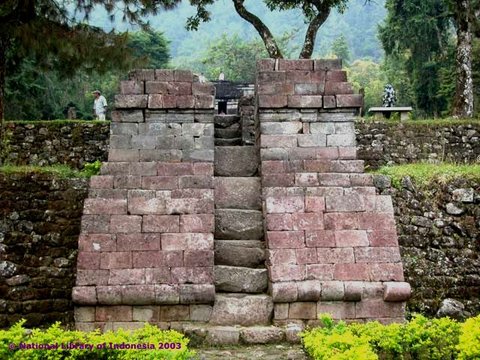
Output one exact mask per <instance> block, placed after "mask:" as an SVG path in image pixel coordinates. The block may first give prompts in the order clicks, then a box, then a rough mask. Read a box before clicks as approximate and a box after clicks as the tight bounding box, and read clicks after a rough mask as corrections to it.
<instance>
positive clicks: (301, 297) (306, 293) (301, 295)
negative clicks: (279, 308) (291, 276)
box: [297, 280, 322, 301]
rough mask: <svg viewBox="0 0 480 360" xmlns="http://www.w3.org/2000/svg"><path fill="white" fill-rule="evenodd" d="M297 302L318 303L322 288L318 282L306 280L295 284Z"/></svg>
mask: <svg viewBox="0 0 480 360" xmlns="http://www.w3.org/2000/svg"><path fill="white" fill-rule="evenodd" d="M297 290H298V301H318V300H320V294H321V292H322V286H321V283H320V281H318V280H306V281H300V282H298V283H297Z"/></svg>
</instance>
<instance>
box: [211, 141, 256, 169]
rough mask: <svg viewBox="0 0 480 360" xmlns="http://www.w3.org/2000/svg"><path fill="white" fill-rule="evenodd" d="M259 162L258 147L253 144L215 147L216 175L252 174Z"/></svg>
mask: <svg viewBox="0 0 480 360" xmlns="http://www.w3.org/2000/svg"><path fill="white" fill-rule="evenodd" d="M259 162H260V159H259V154H258V149H257V148H256V147H254V146H217V147H215V175H216V176H254V175H256V174H257V171H258V167H259Z"/></svg>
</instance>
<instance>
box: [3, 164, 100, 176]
mask: <svg viewBox="0 0 480 360" xmlns="http://www.w3.org/2000/svg"><path fill="white" fill-rule="evenodd" d="M0 173H2V174H5V175H10V174H23V175H28V174H50V175H53V176H55V177H57V178H60V179H71V178H89V177H90V176H92V173H91V172H90V171H85V170H81V171H80V170H76V169H72V168H70V167H68V166H67V165H53V166H34V165H24V166H16V165H3V166H0Z"/></svg>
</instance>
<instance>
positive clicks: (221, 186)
mask: <svg viewBox="0 0 480 360" xmlns="http://www.w3.org/2000/svg"><path fill="white" fill-rule="evenodd" d="M260 195H261V184H260V179H258V178H246V177H227V178H223V177H217V178H215V205H216V207H217V208H219V209H222V208H230V209H246V210H261V207H262V203H261V196H260Z"/></svg>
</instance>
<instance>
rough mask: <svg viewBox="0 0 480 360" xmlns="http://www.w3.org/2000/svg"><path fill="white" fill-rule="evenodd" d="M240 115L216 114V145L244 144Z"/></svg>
mask: <svg viewBox="0 0 480 360" xmlns="http://www.w3.org/2000/svg"><path fill="white" fill-rule="evenodd" d="M240 120H241V119H240V116H238V115H217V116H215V120H214V121H215V146H238V145H242V125H241V121H240Z"/></svg>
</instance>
